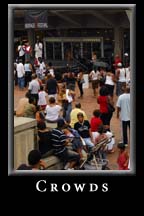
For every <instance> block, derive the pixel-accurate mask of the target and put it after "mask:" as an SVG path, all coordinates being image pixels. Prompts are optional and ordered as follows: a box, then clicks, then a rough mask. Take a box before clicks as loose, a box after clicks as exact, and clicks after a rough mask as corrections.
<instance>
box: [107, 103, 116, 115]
mask: <svg viewBox="0 0 144 216" xmlns="http://www.w3.org/2000/svg"><path fill="white" fill-rule="evenodd" d="M114 111H115V108H114V107H113V106H112V105H111V104H110V103H108V112H109V113H113V112H114Z"/></svg>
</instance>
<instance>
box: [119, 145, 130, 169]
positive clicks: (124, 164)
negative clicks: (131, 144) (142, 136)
mask: <svg viewBox="0 0 144 216" xmlns="http://www.w3.org/2000/svg"><path fill="white" fill-rule="evenodd" d="M117 147H118V149H119V151H120V152H119V156H118V159H117V163H118V166H119V170H128V163H129V154H128V152H127V150H126V149H125V148H126V147H125V145H124V144H123V143H119V144H118V145H117Z"/></svg>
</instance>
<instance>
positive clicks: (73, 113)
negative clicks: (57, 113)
mask: <svg viewBox="0 0 144 216" xmlns="http://www.w3.org/2000/svg"><path fill="white" fill-rule="evenodd" d="M80 112H81V113H83V115H84V120H88V118H87V115H86V113H85V111H83V110H82V109H81V104H80V103H79V102H77V103H76V104H75V108H73V109H72V111H71V113H70V119H71V122H70V126H71V127H72V128H74V124H75V123H76V122H77V121H78V119H77V114H78V113H80Z"/></svg>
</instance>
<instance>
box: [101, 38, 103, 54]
mask: <svg viewBox="0 0 144 216" xmlns="http://www.w3.org/2000/svg"><path fill="white" fill-rule="evenodd" d="M103 57H104V44H103V37H102V38H101V58H103Z"/></svg>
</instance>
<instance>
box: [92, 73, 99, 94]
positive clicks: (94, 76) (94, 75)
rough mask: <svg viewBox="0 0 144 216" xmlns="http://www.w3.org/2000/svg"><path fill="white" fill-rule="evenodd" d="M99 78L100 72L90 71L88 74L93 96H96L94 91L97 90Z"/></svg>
mask: <svg viewBox="0 0 144 216" xmlns="http://www.w3.org/2000/svg"><path fill="white" fill-rule="evenodd" d="M99 76H100V72H99V71H98V70H92V71H91V72H90V74H89V77H90V79H91V81H92V89H93V93H94V96H97V91H96V89H98V84H99Z"/></svg>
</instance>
